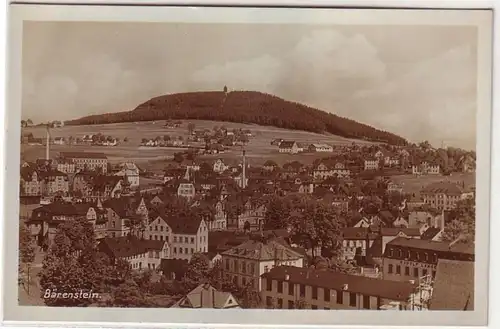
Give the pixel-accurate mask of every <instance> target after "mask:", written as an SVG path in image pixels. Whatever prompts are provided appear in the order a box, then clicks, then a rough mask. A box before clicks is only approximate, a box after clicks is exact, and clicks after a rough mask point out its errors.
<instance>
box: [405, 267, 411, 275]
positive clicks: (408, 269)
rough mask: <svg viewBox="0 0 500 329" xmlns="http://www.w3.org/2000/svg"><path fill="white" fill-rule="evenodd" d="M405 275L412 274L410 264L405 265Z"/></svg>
mask: <svg viewBox="0 0 500 329" xmlns="http://www.w3.org/2000/svg"><path fill="white" fill-rule="evenodd" d="M405 275H406V276H410V267H409V266H406V267H405Z"/></svg>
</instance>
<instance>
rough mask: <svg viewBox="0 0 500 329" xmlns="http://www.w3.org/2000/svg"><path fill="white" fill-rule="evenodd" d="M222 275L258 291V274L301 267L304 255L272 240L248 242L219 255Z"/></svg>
mask: <svg viewBox="0 0 500 329" xmlns="http://www.w3.org/2000/svg"><path fill="white" fill-rule="evenodd" d="M221 255H222V268H223V272H224V276H225V277H226V278H227V279H229V280H232V281H233V283H234V284H236V285H238V286H241V287H243V286H247V285H251V286H252V287H253V288H254V290H257V291H260V290H261V288H262V285H261V279H260V278H261V275H262V274H264V273H266V272H268V271H270V270H271V269H272V268H273V267H276V266H280V265H289V266H297V267H302V266H303V265H304V256H303V255H302V254H300V253H298V252H296V251H295V250H293V249H292V248H291V247H289V246H285V245H284V244H282V243H280V242H278V241H276V240H273V239H265V238H262V239H249V240H247V241H245V242H243V243H242V244H240V245H238V246H236V247H233V248H231V249H229V250H226V251H224V252H222V253H221Z"/></svg>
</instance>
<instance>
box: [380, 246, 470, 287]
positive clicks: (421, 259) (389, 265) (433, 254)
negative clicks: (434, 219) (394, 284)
mask: <svg viewBox="0 0 500 329" xmlns="http://www.w3.org/2000/svg"><path fill="white" fill-rule="evenodd" d="M474 258H475V257H474V246H473V245H471V244H465V243H461V242H452V243H449V242H446V241H431V240H421V239H408V238H396V239H394V240H392V241H390V242H389V243H387V246H386V248H385V252H384V258H383V273H384V279H389V280H396V281H408V280H419V279H420V278H422V277H426V276H429V275H431V276H432V277H435V276H436V267H437V264H438V260H441V259H448V260H461V261H471V262H473V261H474Z"/></svg>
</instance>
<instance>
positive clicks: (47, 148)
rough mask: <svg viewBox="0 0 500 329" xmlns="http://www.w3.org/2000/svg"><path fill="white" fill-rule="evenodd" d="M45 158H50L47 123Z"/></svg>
mask: <svg viewBox="0 0 500 329" xmlns="http://www.w3.org/2000/svg"><path fill="white" fill-rule="evenodd" d="M45 160H47V161H49V160H50V132H49V125H48V124H47V145H45Z"/></svg>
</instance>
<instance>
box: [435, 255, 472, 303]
mask: <svg viewBox="0 0 500 329" xmlns="http://www.w3.org/2000/svg"><path fill="white" fill-rule="evenodd" d="M429 310H431V311H473V310H474V262H470V261H469V262H467V261H456V260H448V259H440V260H438V264H437V269H436V278H435V280H434V287H433V292H432V297H431V300H430V305H429Z"/></svg>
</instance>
